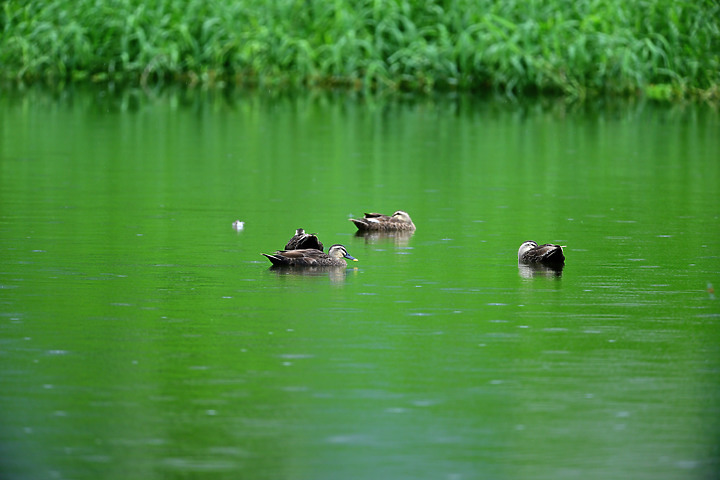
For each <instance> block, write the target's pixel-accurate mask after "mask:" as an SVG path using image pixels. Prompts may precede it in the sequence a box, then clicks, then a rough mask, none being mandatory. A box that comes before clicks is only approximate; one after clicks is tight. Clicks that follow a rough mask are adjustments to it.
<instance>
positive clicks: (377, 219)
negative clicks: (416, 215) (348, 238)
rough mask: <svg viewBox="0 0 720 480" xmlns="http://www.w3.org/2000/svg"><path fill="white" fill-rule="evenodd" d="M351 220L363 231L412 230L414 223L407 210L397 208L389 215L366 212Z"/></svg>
mask: <svg viewBox="0 0 720 480" xmlns="http://www.w3.org/2000/svg"><path fill="white" fill-rule="evenodd" d="M350 221H351V222H353V223H354V224H355V226H356V227H357V228H358V230H360V231H365V232H388V231H397V230H404V231H414V230H415V224H414V223H413V221H412V219H411V218H410V215H408V214H407V212H403V211H402V210H398V211H397V212H395V213H393V214H392V215H391V216H387V215H383V214H381V213H366V214H365V216H364V217H363V218H351V219H350Z"/></svg>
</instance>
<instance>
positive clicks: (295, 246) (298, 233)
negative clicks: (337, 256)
mask: <svg viewBox="0 0 720 480" xmlns="http://www.w3.org/2000/svg"><path fill="white" fill-rule="evenodd" d="M305 248H314V249H315V250H320V251H321V252H322V251H323V244H322V242H321V241H320V240H319V239H318V237H317V235H315V234H312V233H305V230H304V229H302V228H298V229H297V230H295V236H293V237H292V238H291V239H290V241H289V242H288V243H287V245H285V250H303V249H305Z"/></svg>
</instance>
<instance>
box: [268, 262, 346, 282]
mask: <svg viewBox="0 0 720 480" xmlns="http://www.w3.org/2000/svg"><path fill="white" fill-rule="evenodd" d="M268 270H269V271H271V272H274V273H275V274H277V276H278V277H284V276H288V277H324V276H327V277H328V278H329V279H330V282H331V283H343V282H345V278H346V277H347V272H348V271H351V272H352V271H356V270H357V268H346V267H338V266H335V267H303V268H297V267H282V266H277V265H273V266H272V267H270V268H269V269H268Z"/></svg>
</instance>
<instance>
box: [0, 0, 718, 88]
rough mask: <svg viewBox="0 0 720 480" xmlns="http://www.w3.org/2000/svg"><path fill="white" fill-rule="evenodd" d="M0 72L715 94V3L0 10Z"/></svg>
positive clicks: (59, 77) (63, 77)
mask: <svg viewBox="0 0 720 480" xmlns="http://www.w3.org/2000/svg"><path fill="white" fill-rule="evenodd" d="M0 5H2V11H1V12H0V31H1V32H2V34H1V36H0V78H4V79H5V80H11V81H18V82H47V83H63V82H68V81H91V82H121V83H135V84H150V83H152V84H157V83H164V82H172V83H175V82H182V83H185V84H190V85H204V86H214V87H222V86H225V85H228V84H239V85H253V86H262V87H265V88H290V87H338V86H341V87H345V88H353V89H362V90H369V91H384V90H391V91H396V90H403V91H405V90H407V91H433V90H461V91H487V90H494V91H501V92H506V93H507V94H509V95H518V94H527V93H551V94H562V95H565V96H567V97H571V98H587V97H592V96H599V95H621V96H637V95H645V96H648V97H651V98H656V99H660V100H675V99H683V98H696V99H707V100H715V101H717V100H718V99H719V98H720V87H719V85H720V4H719V3H718V2H717V1H715V0H697V1H695V0H688V1H682V0H681V1H677V0H637V1H634V2H628V1H626V0H507V1H504V2H497V1H490V0H447V1H433V0H414V1H408V0H358V1H348V0H245V1H235V2H233V1H230V0H54V1H52V2H48V1H45V0H26V1H21V0H17V1H5V2H0Z"/></svg>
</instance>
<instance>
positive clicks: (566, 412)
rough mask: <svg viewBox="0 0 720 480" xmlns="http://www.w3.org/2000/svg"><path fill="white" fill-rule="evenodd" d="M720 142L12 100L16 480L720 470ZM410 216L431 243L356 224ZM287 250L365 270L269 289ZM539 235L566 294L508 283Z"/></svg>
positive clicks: (640, 126)
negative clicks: (307, 246) (554, 248)
mask: <svg viewBox="0 0 720 480" xmlns="http://www.w3.org/2000/svg"><path fill="white" fill-rule="evenodd" d="M719 132H720V121H719V119H718V115H717V113H716V112H713V111H712V110H710V109H706V108H703V107H699V106H684V107H683V106H681V107H674V108H666V107H658V106H653V105H651V104H632V105H619V106H618V105H595V106H588V107H583V108H569V107H567V106H565V105H562V104H555V103H553V102H546V103H543V102H532V103H530V104H514V103H508V102H503V101H489V100H473V99H470V98H465V97H460V98H413V99H406V100H397V99H396V100H393V101H381V100H374V99H358V98H352V97H349V96H346V95H340V94H338V95H311V94H308V95H305V96H300V97H284V96H283V97H271V96H267V95H263V94H248V93H232V94H227V95H218V94H209V93H200V92H166V93H162V94H157V95H155V94H152V95H149V94H146V93H144V92H135V91H124V92H121V93H119V94H118V93H108V92H105V91H72V90H68V91H64V92H62V93H59V94H54V95H53V94H50V93H47V92H42V91H40V92H38V91H28V92H20V93H18V92H5V93H2V94H0V374H1V378H2V388H1V389H0V455H1V457H2V466H1V467H0V473H1V475H0V477H2V478H8V479H41V478H48V479H52V478H58V479H98V478H103V479H129V478H137V479H140V478H142V479H168V478H170V479H175V478H177V479H180V478H183V479H186V478H193V479H195V478H227V479H237V478H247V479H292V480H295V479H298V480H305V479H307V480H315V479H339V478H342V479H380V478H381V479H479V478H483V479H484V478H489V479H518V480H520V479H526V478H533V479H577V478H583V479H611V478H628V479H653V480H656V479H708V478H715V476H716V475H717V474H718V472H719V471H720V434H718V432H719V431H720V411H719V410H720V408H719V407H720V403H719V400H720V331H719V329H718V323H719V321H720V309H719V308H718V300H717V299H716V298H715V295H716V294H715V293H714V287H713V285H720V260H719V259H720V254H719V253H718V252H719V248H720V217H719V215H720V209H719V207H720V200H719V199H720V196H719V195H718V186H719V185H720V156H719V152H720V135H718V133H719ZM397 209H403V210H406V211H407V212H409V214H410V215H411V216H412V218H413V220H414V222H415V224H416V225H417V231H416V232H415V234H414V235H412V236H410V237H406V238H398V237H381V238H377V237H359V236H356V235H355V228H354V226H353V224H352V223H351V222H349V221H348V219H349V218H351V217H353V216H360V215H362V213H363V212H365V211H379V212H383V213H387V214H389V213H392V212H393V211H395V210H397ZM235 220H242V221H244V222H245V226H244V229H242V230H241V231H236V230H234V229H233V228H232V222H233V221H235ZM298 227H303V228H305V229H306V230H308V231H310V232H316V233H317V234H318V235H319V236H320V239H321V240H322V241H323V243H324V244H325V246H326V247H329V246H330V245H332V244H333V243H342V244H344V245H345V246H346V247H347V249H348V251H349V252H350V254H351V255H353V256H355V257H357V258H358V259H359V262H357V263H355V262H353V264H352V265H351V266H350V267H349V268H348V269H340V270H333V271H323V272H304V273H305V274H303V272H287V271H275V270H271V269H269V266H270V264H269V262H268V261H267V260H266V259H265V258H264V257H262V256H261V255H260V253H261V252H272V251H274V250H276V249H278V248H282V247H283V246H284V245H285V242H286V241H287V240H288V239H289V238H290V237H291V236H292V234H293V232H294V230H295V229H296V228H298ZM530 239H533V240H536V241H538V242H540V243H545V242H552V243H559V244H562V245H566V246H567V247H566V249H565V254H566V257H567V263H566V266H565V268H564V270H562V272H541V271H527V270H524V269H520V268H518V265H517V249H518V247H519V245H520V244H521V243H522V242H523V241H525V240H530Z"/></svg>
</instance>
